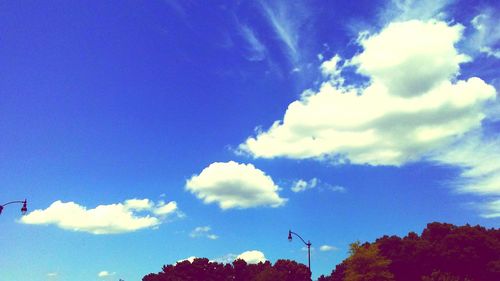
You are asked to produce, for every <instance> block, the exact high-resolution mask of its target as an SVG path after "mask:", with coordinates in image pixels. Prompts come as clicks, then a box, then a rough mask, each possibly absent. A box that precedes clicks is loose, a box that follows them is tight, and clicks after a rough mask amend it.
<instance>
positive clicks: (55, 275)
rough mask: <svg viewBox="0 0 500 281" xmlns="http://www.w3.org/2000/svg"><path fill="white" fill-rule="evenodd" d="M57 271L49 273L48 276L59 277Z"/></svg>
mask: <svg viewBox="0 0 500 281" xmlns="http://www.w3.org/2000/svg"><path fill="white" fill-rule="evenodd" d="M57 275H58V274H57V272H49V273H47V277H57Z"/></svg>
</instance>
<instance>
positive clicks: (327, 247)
mask: <svg viewBox="0 0 500 281" xmlns="http://www.w3.org/2000/svg"><path fill="white" fill-rule="evenodd" d="M319 250H320V251H322V252H330V251H336V250H338V248H337V247H335V246H330V245H321V247H319Z"/></svg>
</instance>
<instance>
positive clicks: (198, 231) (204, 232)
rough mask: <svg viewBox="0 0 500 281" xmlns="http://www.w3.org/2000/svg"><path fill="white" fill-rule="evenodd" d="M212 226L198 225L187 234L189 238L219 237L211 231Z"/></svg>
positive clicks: (213, 238) (212, 238)
mask: <svg viewBox="0 0 500 281" xmlns="http://www.w3.org/2000/svg"><path fill="white" fill-rule="evenodd" d="M211 230H212V228H211V227H210V226H198V227H196V228H195V229H193V231H191V233H190V234H189V236H190V237H191V238H200V237H205V238H208V239H210V240H216V239H218V238H219V236H217V235H215V234H213V233H211Z"/></svg>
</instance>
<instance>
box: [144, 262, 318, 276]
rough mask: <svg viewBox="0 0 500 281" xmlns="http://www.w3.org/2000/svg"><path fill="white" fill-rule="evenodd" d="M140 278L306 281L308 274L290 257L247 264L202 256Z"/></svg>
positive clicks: (304, 268) (301, 265) (165, 267)
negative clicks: (271, 261) (222, 261)
mask: <svg viewBox="0 0 500 281" xmlns="http://www.w3.org/2000/svg"><path fill="white" fill-rule="evenodd" d="M142 280H143V281H229V280H231V281H235V280H237V281H278V280H282V281H308V280H311V275H310V273H309V269H308V268H307V266H305V265H303V264H299V263H297V262H295V261H290V260H278V261H277V262H276V263H275V264H274V265H273V264H271V263H270V262H269V261H266V262H263V263H262V262H260V263H258V264H247V263H246V262H245V261H244V260H241V259H238V260H235V261H234V262H233V263H232V264H230V263H227V264H222V263H218V262H212V261H209V260H208V259H206V258H199V259H194V260H193V262H189V261H187V260H186V261H182V262H178V263H177V264H176V265H166V266H163V270H162V271H161V272H159V273H157V274H154V273H151V274H148V275H146V276H144V277H143V278H142Z"/></svg>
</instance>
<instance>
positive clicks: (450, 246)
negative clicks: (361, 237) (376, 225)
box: [318, 222, 500, 281]
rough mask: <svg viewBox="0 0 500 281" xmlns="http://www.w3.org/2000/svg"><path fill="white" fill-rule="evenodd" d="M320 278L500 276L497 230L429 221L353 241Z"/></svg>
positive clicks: (412, 280) (462, 280) (443, 280)
mask: <svg viewBox="0 0 500 281" xmlns="http://www.w3.org/2000/svg"><path fill="white" fill-rule="evenodd" d="M350 254H351V255H350V256H349V257H348V258H347V259H345V260H344V261H343V262H342V263H341V264H339V265H337V267H336V268H335V270H333V272H332V274H331V275H330V276H321V277H320V278H319V279H318V281H357V280H359V281H361V280H363V281H392V280H395V281H399V280H401V281H500V230H499V229H486V228H484V227H481V226H469V225H466V226H460V227H458V226H455V225H452V224H446V223H436V222H435V223H430V224H428V225H427V227H426V228H425V229H424V231H423V232H422V234H421V235H418V234H416V233H414V232H410V233H409V234H408V235H407V236H405V237H403V238H400V237H398V236H384V237H382V238H379V239H377V240H376V241H375V242H374V243H364V244H360V243H354V244H352V245H351V251H350Z"/></svg>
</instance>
